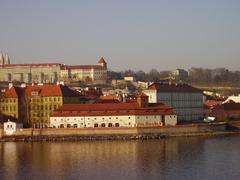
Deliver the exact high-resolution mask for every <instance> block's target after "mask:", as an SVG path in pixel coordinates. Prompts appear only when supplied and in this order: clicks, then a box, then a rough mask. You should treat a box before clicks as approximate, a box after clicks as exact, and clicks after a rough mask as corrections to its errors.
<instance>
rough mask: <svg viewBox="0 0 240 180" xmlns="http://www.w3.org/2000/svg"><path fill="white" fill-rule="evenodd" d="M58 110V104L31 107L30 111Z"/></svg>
mask: <svg viewBox="0 0 240 180" xmlns="http://www.w3.org/2000/svg"><path fill="white" fill-rule="evenodd" d="M58 108H59V105H58V104H54V105H51V104H50V105H49V106H48V105H45V106H44V105H32V106H31V109H32V110H56V109H58Z"/></svg>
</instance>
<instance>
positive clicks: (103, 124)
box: [53, 123, 131, 128]
mask: <svg viewBox="0 0 240 180" xmlns="http://www.w3.org/2000/svg"><path fill="white" fill-rule="evenodd" d="M81 125H83V124H81ZM88 125H90V124H88ZM129 125H131V123H130V124H129ZM119 126H120V125H119V123H115V124H113V123H108V124H105V123H101V124H97V123H95V124H94V127H95V128H97V127H119ZM66 127H67V128H78V124H73V125H71V124H67V126H66ZM84 127H86V126H84ZM53 128H56V126H53ZM58 128H65V127H64V124H60V125H59V126H58Z"/></svg>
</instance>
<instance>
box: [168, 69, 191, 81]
mask: <svg viewBox="0 0 240 180" xmlns="http://www.w3.org/2000/svg"><path fill="white" fill-rule="evenodd" d="M171 76H173V77H174V78H175V79H186V78H187V77H188V72H187V71H186V70H184V69H175V70H173V71H172V72H171Z"/></svg>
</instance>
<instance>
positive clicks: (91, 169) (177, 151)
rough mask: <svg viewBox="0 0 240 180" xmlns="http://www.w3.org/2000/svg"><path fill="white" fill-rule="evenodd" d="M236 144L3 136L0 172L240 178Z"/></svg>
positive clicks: (230, 140)
mask: <svg viewBox="0 0 240 180" xmlns="http://www.w3.org/2000/svg"><path fill="white" fill-rule="evenodd" d="M239 147H240V141H239V137H238V136H237V137H218V138H203V137H201V138H199V137H198V138H196V137H194V138H189V137H188V138H172V139H164V140H158V141H99V142H98V141H96V142H52V143H50V142H35V143H14V142H7V143H1V144H0V154H1V162H0V177H1V179H43V177H44V179H91V180H94V179H136V180H141V179H206V178H207V179H222V178H225V177H226V179H239V178H240V172H239V170H238V167H240V156H239ZM233 166H234V167H233ZM226 167H228V168H226Z"/></svg>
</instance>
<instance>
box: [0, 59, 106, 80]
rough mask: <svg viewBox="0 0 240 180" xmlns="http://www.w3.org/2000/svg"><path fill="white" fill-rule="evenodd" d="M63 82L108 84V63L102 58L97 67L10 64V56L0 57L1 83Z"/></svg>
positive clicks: (58, 64)
mask: <svg viewBox="0 0 240 180" xmlns="http://www.w3.org/2000/svg"><path fill="white" fill-rule="evenodd" d="M61 80H64V81H84V82H91V83H102V84H103V83H106V81H107V63H106V62H105V60H104V59H103V58H101V59H100V60H99V61H98V64H97V65H74V66H70V65H65V64H60V63H41V64H10V59H9V57H8V56H6V57H5V58H4V57H3V55H2V54H1V55H0V81H7V82H13V81H19V82H25V83H56V82H57V81H61Z"/></svg>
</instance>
